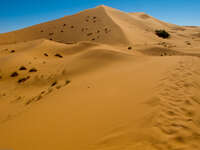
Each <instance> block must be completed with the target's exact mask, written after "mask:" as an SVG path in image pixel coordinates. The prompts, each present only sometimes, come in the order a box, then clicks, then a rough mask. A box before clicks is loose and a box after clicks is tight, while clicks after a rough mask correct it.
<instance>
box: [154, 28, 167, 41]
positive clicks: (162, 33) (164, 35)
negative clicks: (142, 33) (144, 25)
mask: <svg viewBox="0 0 200 150" xmlns="http://www.w3.org/2000/svg"><path fill="white" fill-rule="evenodd" d="M155 33H156V35H157V36H159V37H161V38H164V39H167V38H169V37H170V34H169V33H168V32H167V31H165V30H156V31H155Z"/></svg>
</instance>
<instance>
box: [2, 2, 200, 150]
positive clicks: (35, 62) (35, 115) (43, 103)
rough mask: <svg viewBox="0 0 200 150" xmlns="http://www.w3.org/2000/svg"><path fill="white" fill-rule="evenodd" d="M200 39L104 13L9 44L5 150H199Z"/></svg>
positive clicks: (185, 30)
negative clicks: (164, 34)
mask: <svg viewBox="0 0 200 150" xmlns="http://www.w3.org/2000/svg"><path fill="white" fill-rule="evenodd" d="M157 29H165V30H166V31H168V32H169V33H170V34H171V37H170V38H169V39H162V38H160V37H158V36H157V35H156V34H155V30H157ZM199 34H200V27H193V26H178V25H174V24H170V23H166V22H163V21H160V20H158V19H156V18H153V17H152V16H149V15H148V14H145V13H125V12H121V11H119V10H116V9H113V8H110V7H107V6H103V5H102V6H98V7H96V8H93V9H89V10H85V11H82V12H80V13H78V14H75V15H72V16H65V17H63V18H61V19H58V20H54V21H50V22H47V23H43V24H39V25H35V26H32V27H28V28H25V29H22V30H18V31H13V32H9V33H4V34H0V63H1V64H2V65H1V66H0V133H1V134H0V149H14V150H43V149H48V150H55V149H70V150H133V149H134V150H199V149H200V145H199V142H200V131H199V128H200V119H199V118H200V111H199V110H200V98H199V90H200V84H199V83H200V71H199V67H200V60H199V57H200V51H199V50H200V43H199V42H200V36H199Z"/></svg>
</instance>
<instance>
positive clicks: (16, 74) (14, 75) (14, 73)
mask: <svg viewBox="0 0 200 150" xmlns="http://www.w3.org/2000/svg"><path fill="white" fill-rule="evenodd" d="M10 76H11V77H16V76H18V73H17V72H13V73H12V74H11V75H10Z"/></svg>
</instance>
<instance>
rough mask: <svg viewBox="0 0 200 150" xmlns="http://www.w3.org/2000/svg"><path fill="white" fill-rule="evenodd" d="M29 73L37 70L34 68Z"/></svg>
mask: <svg viewBox="0 0 200 150" xmlns="http://www.w3.org/2000/svg"><path fill="white" fill-rule="evenodd" d="M29 72H37V69H35V68H32V69H30V70H29Z"/></svg>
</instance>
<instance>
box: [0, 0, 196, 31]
mask: <svg viewBox="0 0 200 150" xmlns="http://www.w3.org/2000/svg"><path fill="white" fill-rule="evenodd" d="M0 4H1V5H0V33H3V32H9V31H13V30H16V29H20V28H24V27H27V26H30V25H34V24H38V23H41V22H46V21H49V20H53V19H57V18H60V17H63V16H65V15H70V14H74V13H76V12H79V11H81V10H84V9H87V8H93V7H96V6H97V5H102V4H103V5H107V6H110V7H113V8H117V9H120V10H122V11H126V12H146V13H148V14H149V15H151V16H153V17H156V18H158V19H160V20H163V21H166V22H170V23H174V24H179V25H198V26H200V0H1V1H0Z"/></svg>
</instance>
